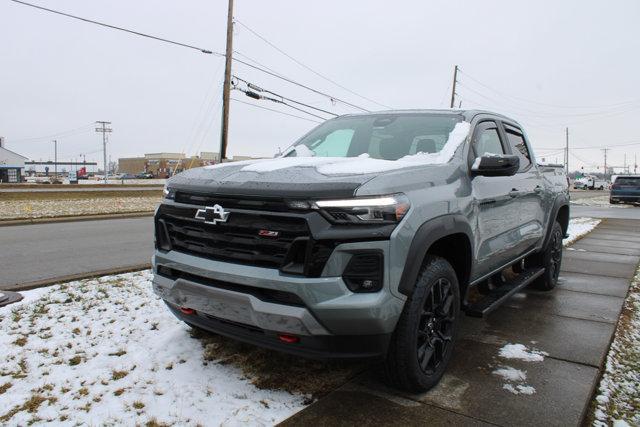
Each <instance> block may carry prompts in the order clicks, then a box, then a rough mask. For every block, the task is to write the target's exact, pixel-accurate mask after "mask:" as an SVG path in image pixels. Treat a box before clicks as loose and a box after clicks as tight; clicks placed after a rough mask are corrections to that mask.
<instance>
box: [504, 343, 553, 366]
mask: <svg viewBox="0 0 640 427" xmlns="http://www.w3.org/2000/svg"><path fill="white" fill-rule="evenodd" d="M544 356H548V354H547V353H545V352H544V351H539V350H530V349H528V348H527V346H525V345H524V344H507V345H505V346H504V347H502V348H501V349H500V357H502V358H504V359H518V360H524V361H525V362H542V361H543V360H544Z"/></svg>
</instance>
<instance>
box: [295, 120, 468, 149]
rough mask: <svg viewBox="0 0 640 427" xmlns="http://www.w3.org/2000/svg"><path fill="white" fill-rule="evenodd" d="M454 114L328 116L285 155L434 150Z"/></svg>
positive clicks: (444, 137) (442, 140)
mask: <svg viewBox="0 0 640 427" xmlns="http://www.w3.org/2000/svg"><path fill="white" fill-rule="evenodd" d="M462 120H463V118H462V116H460V115H456V114H451V115H448V114H419V113H405V114H375V115H362V116H351V117H340V118H337V119H333V120H329V121H327V122H325V123H323V124H322V125H320V126H318V127H317V128H315V129H314V130H313V131H311V132H310V133H309V134H307V135H306V136H304V137H303V138H302V139H301V140H299V141H298V142H297V143H296V144H295V146H294V149H293V150H292V151H290V152H288V153H287V154H286V155H285V156H286V157H295V156H299V157H308V156H315V157H357V156H361V155H363V154H366V155H368V157H371V158H374V159H384V160H398V159H400V158H402V157H404V156H410V155H414V154H418V153H438V152H440V150H442V148H443V147H444V145H445V143H446V142H447V140H448V138H449V134H450V133H451V131H452V130H453V128H454V127H455V125H456V124H457V123H459V122H461V121H462Z"/></svg>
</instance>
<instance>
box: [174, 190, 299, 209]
mask: <svg viewBox="0 0 640 427" xmlns="http://www.w3.org/2000/svg"><path fill="white" fill-rule="evenodd" d="M175 201H176V202H178V203H184V204H187V205H196V206H213V205H215V204H218V205H221V206H224V207H225V209H251V210H259V211H271V212H285V211H287V210H289V208H288V206H287V204H286V202H285V201H284V200H281V199H275V198H274V199H252V198H250V197H243V198H242V199H236V198H232V197H224V196H222V197H220V196H216V195H209V194H198V193H188V192H185V191H179V190H178V191H177V192H176V195H175Z"/></svg>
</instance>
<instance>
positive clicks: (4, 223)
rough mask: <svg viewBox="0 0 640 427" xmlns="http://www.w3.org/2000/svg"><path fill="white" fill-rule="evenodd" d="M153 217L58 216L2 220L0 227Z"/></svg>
mask: <svg viewBox="0 0 640 427" xmlns="http://www.w3.org/2000/svg"><path fill="white" fill-rule="evenodd" d="M146 216H153V212H151V211H140V212H128V213H122V214H95V215H83V216H77V215H74V216H58V217H51V218H28V219H7V220H0V227H9V226H12V225H31V224H49V223H54V222H75V221H97V220H101V219H126V218H139V217H146Z"/></svg>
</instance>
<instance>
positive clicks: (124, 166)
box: [118, 152, 220, 178]
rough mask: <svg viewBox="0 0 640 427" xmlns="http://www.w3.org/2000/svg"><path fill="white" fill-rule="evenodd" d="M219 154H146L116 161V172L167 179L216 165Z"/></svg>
mask: <svg viewBox="0 0 640 427" xmlns="http://www.w3.org/2000/svg"><path fill="white" fill-rule="evenodd" d="M219 159H220V154H218V153H213V152H201V153H200V156H193V157H186V156H185V155H184V154H182V153H147V154H145V155H144V157H124V158H120V159H118V172H119V173H127V174H133V175H137V174H140V173H150V174H152V175H153V176H154V177H156V178H167V177H169V176H171V175H173V174H175V173H179V172H182V171H183V170H186V169H191V168H197V167H200V166H206V165H211V164H215V163H218V161H219Z"/></svg>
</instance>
